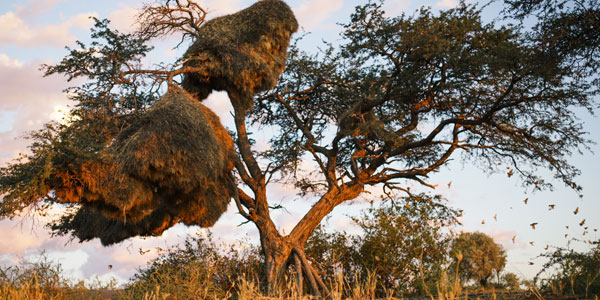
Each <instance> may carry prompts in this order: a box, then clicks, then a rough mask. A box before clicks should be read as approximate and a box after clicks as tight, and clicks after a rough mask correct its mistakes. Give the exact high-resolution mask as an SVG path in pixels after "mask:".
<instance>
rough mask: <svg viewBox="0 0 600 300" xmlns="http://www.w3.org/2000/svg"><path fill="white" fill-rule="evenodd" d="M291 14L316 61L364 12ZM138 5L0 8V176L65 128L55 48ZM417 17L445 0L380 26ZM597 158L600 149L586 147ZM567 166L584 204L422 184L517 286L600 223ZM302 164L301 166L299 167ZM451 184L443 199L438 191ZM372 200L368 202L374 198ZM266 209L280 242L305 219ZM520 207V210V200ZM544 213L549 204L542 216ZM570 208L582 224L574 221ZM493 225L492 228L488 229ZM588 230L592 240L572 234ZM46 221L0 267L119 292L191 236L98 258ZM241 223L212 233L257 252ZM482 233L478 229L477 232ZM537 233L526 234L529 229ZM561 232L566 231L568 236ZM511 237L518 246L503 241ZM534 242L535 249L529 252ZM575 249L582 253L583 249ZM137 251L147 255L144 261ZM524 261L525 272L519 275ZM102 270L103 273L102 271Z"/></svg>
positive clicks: (345, 0) (28, 226)
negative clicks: (113, 285)
mask: <svg viewBox="0 0 600 300" xmlns="http://www.w3.org/2000/svg"><path fill="white" fill-rule="evenodd" d="M252 2H253V1H250V0H231V1H226V0H221V1H219V0H212V1H203V2H201V3H203V6H204V7H205V8H207V9H208V11H209V17H214V16H219V15H222V14H226V13H231V12H234V11H236V10H238V9H240V8H243V7H246V6H248V5H249V4H251V3H252ZM288 3H289V4H290V6H291V7H292V8H293V9H294V11H295V13H296V15H297V17H298V19H299V22H300V25H301V27H302V28H303V29H304V30H305V31H309V32H311V34H310V35H309V36H308V37H307V38H306V39H305V40H304V42H303V44H302V46H303V47H306V48H309V49H314V48H315V47H317V46H318V45H319V43H320V41H321V40H325V41H328V42H334V43H335V42H336V41H337V40H339V37H338V35H337V34H338V33H339V31H340V27H339V26H338V25H336V24H337V23H339V22H345V21H346V20H347V19H348V16H349V15H350V13H351V12H352V11H353V7H354V6H355V5H357V4H360V3H363V1H358V0H328V1H324V0H295V1H288ZM141 4H142V2H141V1H134V0H120V1H119V0H106V1H75V0H29V1H26V0H23V1H2V2H1V3H0V166H4V165H5V164H6V163H8V162H9V161H11V160H12V159H14V158H15V157H16V156H17V154H18V153H19V152H23V151H26V146H27V141H26V140H24V139H22V136H23V134H24V133H26V132H28V131H31V130H35V129H39V128H41V126H42V125H43V124H44V123H45V122H48V121H50V120H53V119H54V120H57V119H60V118H61V117H62V116H64V112H65V111H68V106H69V105H70V104H71V103H70V102H69V101H68V100H67V99H66V97H65V95H64V94H63V93H62V90H63V89H64V88H66V87H68V86H69V83H67V82H65V80H64V78H62V77H60V76H52V77H48V78H43V77H42V74H41V72H40V71H39V70H38V69H39V65H40V64H42V63H55V62H57V61H59V60H60V59H61V58H62V57H63V56H64V55H65V54H66V50H65V49H64V46H67V45H68V46H73V45H74V42H75V40H76V39H80V40H82V41H86V40H87V36H88V28H89V27H90V26H91V25H92V23H91V20H89V18H88V16H96V17H99V18H110V19H111V20H112V24H113V25H114V26H115V27H116V28H118V29H119V30H122V31H128V30H131V28H132V20H133V16H134V15H135V11H136V8H138V7H140V6H141ZM422 5H426V6H431V7H432V8H433V9H434V10H436V9H445V8H448V7H452V6H454V5H456V1H453V0H441V1H437V0H434V1H403V0H391V1H390V0H389V1H387V5H386V9H387V11H388V14H390V15H394V14H398V13H401V12H406V13H407V14H412V13H413V12H414V11H415V9H417V8H418V7H420V6H422ZM498 11H499V8H498V6H497V5H495V6H490V7H489V8H487V9H486V10H485V11H484V15H485V16H486V17H487V18H494V17H496V16H497V15H498ZM174 41H176V40H175V39H166V40H162V41H158V42H157V44H156V46H157V47H156V50H155V51H154V52H153V54H152V55H151V56H150V57H149V58H148V61H149V62H150V63H156V62H160V61H167V62H168V61H173V60H174V59H175V58H176V57H177V55H179V54H180V53H181V52H182V51H183V50H184V49H179V50H172V49H171V45H174V43H173V42H174ZM226 98H227V96H226V95H225V94H222V93H216V94H213V95H212V96H211V98H210V99H209V100H207V102H208V105H209V106H210V107H211V108H213V110H215V111H216V112H217V113H218V114H219V115H220V116H221V117H222V120H223V121H224V123H225V124H227V123H228V122H230V119H229V110H230V106H229V104H228V101H227V99H226ZM581 118H582V120H583V121H584V123H585V127H586V129H587V131H589V132H590V135H589V138H590V139H592V140H594V141H600V121H599V120H598V118H596V117H591V116H589V115H588V114H587V113H585V112H582V113H581ZM256 137H257V138H258V140H259V141H258V142H259V143H258V146H259V147H267V146H268V145H267V144H266V140H267V137H268V132H266V133H265V132H263V136H262V137H263V139H261V136H260V135H258V134H257V135H256ZM592 150H593V151H595V152H596V153H598V152H599V150H600V147H599V146H597V145H593V146H592ZM572 159H573V160H572V161H573V164H574V165H575V166H577V167H578V168H580V169H581V170H582V176H580V178H579V181H578V182H579V183H580V184H581V185H582V186H583V188H584V190H583V195H584V197H583V198H582V199H579V197H578V196H577V194H576V193H575V192H573V191H571V190H569V189H567V188H563V185H562V184H561V183H560V182H555V185H556V189H555V191H552V192H537V193H527V191H526V190H524V189H523V188H522V187H521V186H520V184H519V182H518V180H517V179H516V178H515V177H514V176H513V177H511V178H509V177H508V176H507V175H506V174H504V173H498V174H492V175H487V174H486V173H485V172H483V171H481V170H480V169H478V168H476V167H474V164H473V163H472V162H461V161H460V160H457V161H455V162H453V163H452V164H451V165H450V166H449V167H447V168H444V169H443V170H442V171H441V172H439V173H436V174H434V175H433V176H432V178H431V182H432V183H434V184H438V188H437V189H436V191H434V192H436V193H441V194H443V195H444V196H446V198H448V199H449V200H450V202H451V205H453V206H454V207H456V208H459V209H463V210H464V217H463V218H462V222H463V224H464V226H463V227H461V228H459V230H466V231H475V230H477V231H482V232H485V233H488V234H490V235H491V236H493V237H494V238H495V240H496V241H497V242H498V243H501V244H502V245H503V246H504V247H505V248H506V249H507V251H508V266H507V270H509V271H512V272H515V273H516V274H517V275H519V276H522V277H528V278H530V277H532V276H533V275H535V273H536V272H537V271H538V270H539V269H540V268H541V265H542V262H543V261H542V260H539V259H537V260H536V259H534V258H535V257H536V256H537V255H538V254H540V253H542V252H543V250H544V248H545V246H546V245H547V244H550V245H555V246H566V242H567V239H565V238H564V235H565V234H568V235H569V237H578V238H581V239H585V238H589V237H591V238H592V239H596V240H597V239H598V238H599V237H600V236H598V233H597V232H593V231H592V230H591V229H594V228H598V227H600V220H599V219H598V217H597V215H598V212H599V211H600V186H599V185H598V175H597V172H598V171H597V170H599V169H600V160H599V159H598V158H597V157H596V156H595V155H594V154H592V153H590V152H585V153H584V154H583V155H575V156H573V158H572ZM308 165H309V164H308V163H307V166H308ZM450 181H452V184H451V186H450V187H448V183H449V182H450ZM374 193H376V192H374ZM270 195H271V199H274V202H275V203H278V202H282V203H283V204H284V205H286V206H287V207H288V209H287V210H286V211H277V212H275V213H274V218H275V220H276V222H277V224H278V226H279V228H280V230H281V231H282V232H286V231H287V232H289V230H290V229H291V228H292V226H293V225H294V223H295V222H296V221H297V220H298V219H299V218H300V217H301V216H302V214H303V212H305V211H306V210H307V209H308V207H310V199H299V197H297V196H296V195H295V193H294V190H293V189H292V188H291V187H287V186H273V187H272V189H271V190H270ZM525 198H528V199H529V201H528V204H525V203H524V202H523V200H524V199H525ZM367 202H368V201H367V200H366V199H359V200H357V201H354V202H353V203H352V204H350V205H343V206H341V207H338V208H336V209H335V211H334V213H333V215H334V216H333V218H332V219H331V220H330V221H329V227H330V228H331V229H333V230H349V231H353V230H354V229H353V227H352V224H351V222H350V220H349V218H348V217H347V215H349V214H350V215H352V214H354V215H355V214H357V213H358V211H359V210H360V208H363V207H365V206H366V205H367V204H366V203H367ZM549 204H556V208H555V209H554V210H552V211H549V210H548V205H549ZM577 207H579V210H580V212H579V213H578V214H577V215H575V214H573V211H574V210H575V209H576V208H577ZM494 215H496V219H494ZM583 219H585V220H586V226H589V228H590V233H588V235H586V236H582V232H583V231H584V230H583V228H582V227H580V226H578V224H579V222H581V220H583ZM45 220H46V217H37V218H31V217H27V218H19V219H16V220H3V221H0V236H2V239H0V263H2V264H7V263H14V262H16V261H18V260H19V259H20V258H22V257H26V258H31V257H35V256H36V255H38V254H39V252H40V251H41V250H44V251H46V253H47V254H48V256H49V257H50V258H51V259H54V260H56V261H57V262H60V263H61V264H62V265H63V267H64V268H65V270H66V271H67V272H68V274H69V275H70V276H73V277H76V278H81V279H89V278H93V277H96V276H98V277H99V278H102V279H107V278H110V277H113V276H114V277H117V278H118V279H119V280H121V281H125V280H127V278H129V276H131V275H132V274H133V273H134V272H135V269H136V267H138V266H140V265H143V264H144V263H145V262H146V261H148V260H149V259H151V258H153V257H155V255H156V252H155V251H154V250H152V249H154V248H155V247H159V246H160V247H163V248H164V247H165V246H168V245H175V244H177V243H178V242H180V241H181V240H182V239H184V238H185V236H186V235H187V234H189V233H192V234H193V233H195V232H201V230H199V229H198V228H191V229H190V228H185V227H184V226H176V227H174V228H172V229H171V230H168V231H167V232H166V233H165V234H164V235H163V237H161V238H148V239H140V238H135V239H132V240H130V241H125V242H123V243H122V244H119V245H115V246H112V247H108V248H103V247H101V246H100V243H99V242H98V241H92V242H87V243H83V244H79V243H77V242H73V243H68V242H69V240H68V239H67V238H51V237H50V236H49V235H48V232H47V230H46V229H45V228H43V222H44V221H45ZM241 221H242V220H241V218H240V217H239V216H237V215H236V214H235V209H234V207H230V209H229V210H228V212H227V213H226V215H224V216H223V217H222V218H221V219H220V220H219V221H218V222H217V224H216V225H215V227H214V228H212V231H213V233H214V236H215V237H217V238H220V239H221V240H222V241H225V242H229V243H232V242H235V241H236V240H239V239H247V240H250V241H254V242H256V241H257V232H256V229H255V228H254V227H253V226H252V225H245V226H242V227H238V226H237V225H238V224H239V223H240V222H241ZM482 221H484V223H485V224H482ZM533 222H537V223H538V226H537V227H536V229H535V230H533V229H532V228H531V227H530V226H529V224H530V223H533ZM565 226H569V229H566V227H565ZM515 235H516V242H515V243H513V242H512V241H511V239H512V237H513V236H515ZM530 242H533V245H531V244H530ZM574 246H575V247H579V248H581V249H585V246H584V245H582V244H581V243H579V244H574ZM140 250H151V251H150V252H148V253H146V254H144V255H142V254H140V252H143V251H140ZM530 261H533V262H534V265H529V262H530ZM108 265H112V266H113V268H112V269H110V270H109V269H108V267H107V266H108Z"/></svg>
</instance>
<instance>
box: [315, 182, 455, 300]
mask: <svg viewBox="0 0 600 300" xmlns="http://www.w3.org/2000/svg"><path fill="white" fill-rule="evenodd" d="M457 214H458V212H457V211H455V210H453V209H451V208H449V207H447V206H446V203H445V202H444V201H443V200H442V199H441V198H440V197H437V196H436V197H430V196H427V195H424V194H421V195H416V196H414V197H407V198H402V199H398V200H396V201H389V202H385V203H383V204H382V205H381V206H380V207H374V206H372V207H371V208H369V209H368V210H367V211H366V212H365V213H364V214H363V215H362V216H361V217H360V218H353V221H354V223H355V224H357V225H358V226H359V227H360V228H361V229H362V234H360V235H349V234H346V233H327V232H324V231H323V230H322V229H321V228H319V229H317V230H316V231H315V233H314V234H313V235H312V236H311V237H310V239H309V241H308V243H307V246H306V253H307V254H308V255H309V256H311V257H312V258H314V259H315V260H316V261H318V262H321V264H320V267H321V271H322V272H323V275H324V277H325V279H327V280H328V281H330V282H333V281H335V280H336V278H337V277H338V275H339V274H341V275H343V277H344V280H346V281H347V284H348V285H350V286H356V285H358V284H359V283H361V282H365V281H371V282H373V283H374V284H375V293H376V295H377V296H378V297H384V296H386V294H388V295H389V294H390V293H393V294H395V295H400V294H424V293H425V292H426V289H427V286H424V285H429V286H430V287H431V288H433V287H435V285H436V284H437V282H439V280H440V278H441V277H442V273H443V270H444V269H445V267H446V266H447V264H448V262H449V260H448V250H447V249H449V246H450V243H451V238H452V237H451V234H450V231H449V230H448V229H449V228H451V227H452V226H453V225H455V224H456V223H457V221H456V219H455V217H456V216H457Z"/></svg>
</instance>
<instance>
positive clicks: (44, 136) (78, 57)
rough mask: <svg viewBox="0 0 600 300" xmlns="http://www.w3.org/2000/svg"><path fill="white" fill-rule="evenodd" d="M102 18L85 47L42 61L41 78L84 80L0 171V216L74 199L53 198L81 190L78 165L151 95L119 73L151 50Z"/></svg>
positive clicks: (142, 84)
mask: <svg viewBox="0 0 600 300" xmlns="http://www.w3.org/2000/svg"><path fill="white" fill-rule="evenodd" d="M108 25H109V22H108V21H107V20H98V19H96V23H95V25H94V28H93V29H92V34H91V36H92V39H93V41H92V42H91V44H90V45H84V44H83V43H81V42H78V43H77V44H78V48H77V49H68V50H69V55H68V56H67V57H65V58H64V59H63V60H62V61H61V62H60V63H59V64H57V65H54V66H48V65H44V66H42V69H43V70H44V72H45V75H46V76H49V75H52V74H62V75H65V76H66V77H67V80H69V81H70V80H73V79H78V78H80V77H83V78H86V79H88V80H87V81H86V82H85V83H84V84H83V85H81V86H79V87H74V88H69V89H67V91H66V92H67V93H68V95H69V97H70V98H71V100H73V101H74V102H75V106H74V108H73V109H72V110H71V111H70V112H69V116H68V117H67V119H65V120H61V121H60V122H50V123H48V124H46V125H45V126H44V128H43V129H41V130H39V131H35V132H32V133H30V134H29V136H28V137H29V139H31V141H32V143H31V144H30V146H29V150H30V152H31V153H30V154H22V155H21V157H20V158H19V159H18V160H17V161H15V162H14V163H12V164H9V165H8V166H6V167H2V168H1V169H0V194H3V195H4V198H3V201H2V202H0V217H14V216H16V215H18V214H19V213H21V212H23V210H24V209H25V208H27V207H30V208H38V209H43V208H45V207H46V206H47V204H50V203H69V202H77V201H76V199H72V197H66V196H63V197H62V198H61V197H58V196H57V194H56V191H58V190H61V191H65V193H63V195H64V194H75V195H76V194H77V190H78V189H81V188H82V187H81V179H80V176H81V174H80V173H81V167H82V164H84V163H86V162H93V161H97V160H98V159H99V153H100V151H101V150H103V149H104V148H105V147H106V146H107V145H108V144H109V143H110V142H111V141H112V139H113V138H114V137H115V136H116V135H117V134H118V133H119V132H120V131H121V130H122V129H123V128H124V127H127V126H128V124H130V123H131V121H132V120H133V119H135V118H136V117H137V116H139V113H140V112H142V111H143V110H144V108H146V107H147V106H148V105H150V104H151V103H153V102H154V101H155V99H156V93H155V91H153V90H152V89H151V88H148V86H147V85H148V84H149V82H148V80H147V79H143V78H137V77H131V78H125V77H123V76H122V74H121V72H123V71H126V70H130V69H131V68H132V67H133V66H135V65H136V64H139V63H140V61H141V59H142V58H143V57H144V56H145V54H146V53H147V52H148V51H150V50H151V48H150V47H148V46H147V45H146V44H145V43H146V40H145V39H143V38H138V37H135V36H132V35H129V34H121V33H119V32H118V31H115V30H111V29H110V28H109V27H108Z"/></svg>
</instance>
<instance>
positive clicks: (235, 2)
mask: <svg viewBox="0 0 600 300" xmlns="http://www.w3.org/2000/svg"><path fill="white" fill-rule="evenodd" d="M198 3H199V4H200V7H202V8H204V9H206V11H207V13H208V15H207V17H208V19H212V18H215V17H219V16H222V15H227V14H231V13H234V12H236V11H238V10H240V9H243V8H245V7H246V6H249V5H250V4H252V3H251V2H248V1H242V0H230V1H222V0H209V1H198Z"/></svg>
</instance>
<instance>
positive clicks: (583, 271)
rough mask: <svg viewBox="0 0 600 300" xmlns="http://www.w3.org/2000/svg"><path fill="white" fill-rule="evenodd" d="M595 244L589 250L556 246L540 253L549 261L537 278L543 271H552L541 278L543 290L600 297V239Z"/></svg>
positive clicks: (537, 276)
mask: <svg viewBox="0 0 600 300" xmlns="http://www.w3.org/2000/svg"><path fill="white" fill-rule="evenodd" d="M592 244H593V245H594V247H593V248H591V249H590V250H589V251H587V252H577V251H575V250H573V249H565V248H560V247H557V248H555V250H553V251H551V252H549V253H545V254H542V255H540V256H541V257H545V258H548V259H549V260H548V262H546V263H545V264H544V266H543V268H542V270H541V271H540V272H539V273H538V274H537V275H536V279H538V278H539V276H540V275H541V274H542V273H544V272H551V275H550V276H549V277H548V278H546V279H543V280H541V285H542V289H544V290H548V291H552V292H553V293H555V294H561V295H562V294H571V295H585V297H586V298H587V297H591V296H600V240H598V241H596V242H592ZM551 270H553V271H551ZM592 298H593V297H592Z"/></svg>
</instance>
